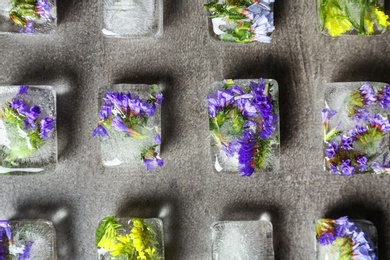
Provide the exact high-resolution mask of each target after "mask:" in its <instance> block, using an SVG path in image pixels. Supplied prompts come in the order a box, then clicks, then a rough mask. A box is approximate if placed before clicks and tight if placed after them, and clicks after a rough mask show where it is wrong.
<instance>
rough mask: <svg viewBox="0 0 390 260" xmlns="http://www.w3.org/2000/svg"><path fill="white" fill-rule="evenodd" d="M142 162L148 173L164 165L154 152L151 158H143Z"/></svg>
mask: <svg viewBox="0 0 390 260" xmlns="http://www.w3.org/2000/svg"><path fill="white" fill-rule="evenodd" d="M143 161H144V164H145V168H146V170H148V171H150V170H153V169H155V168H157V167H161V166H163V165H164V161H163V160H162V159H161V158H160V156H159V155H158V153H156V152H154V153H153V157H152V158H144V159H143Z"/></svg>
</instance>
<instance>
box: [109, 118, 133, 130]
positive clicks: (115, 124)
mask: <svg viewBox="0 0 390 260" xmlns="http://www.w3.org/2000/svg"><path fill="white" fill-rule="evenodd" d="M111 126H113V127H114V128H115V130H117V131H123V132H127V133H128V130H129V128H128V127H127V126H126V125H125V124H124V123H123V121H122V119H121V117H120V116H116V117H115V118H114V119H113V120H112V122H111Z"/></svg>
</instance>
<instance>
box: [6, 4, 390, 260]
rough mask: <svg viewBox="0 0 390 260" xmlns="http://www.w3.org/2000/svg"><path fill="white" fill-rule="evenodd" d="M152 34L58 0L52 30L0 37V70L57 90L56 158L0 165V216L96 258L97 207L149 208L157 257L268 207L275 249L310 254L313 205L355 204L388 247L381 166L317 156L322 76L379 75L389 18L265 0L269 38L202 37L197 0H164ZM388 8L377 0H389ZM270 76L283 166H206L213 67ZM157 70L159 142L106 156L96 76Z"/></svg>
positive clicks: (176, 255) (64, 255)
mask: <svg viewBox="0 0 390 260" xmlns="http://www.w3.org/2000/svg"><path fill="white" fill-rule="evenodd" d="M164 1H165V3H164V34H163V37H162V38H160V39H105V38H103V37H102V35H101V33H100V21H101V14H100V13H99V4H98V1H92V0H68V1H66V0H58V12H59V13H58V16H59V26H58V31H57V32H56V33H55V34H53V35H49V36H45V35H43V36H36V37H34V36H27V35H7V36H1V37H0V45H1V47H0V57H1V58H0V64H1V69H0V83H1V84H3V85H4V84H7V85H8V84H51V85H53V86H54V88H55V89H56V90H57V92H58V106H57V110H58V135H59V163H58V167H57V170H56V173H55V174H53V175H50V176H47V175H43V176H16V177H2V178H1V180H0V194H1V199H0V217H1V218H17V219H22V218H24V219H25V218H44V219H52V220H53V221H54V222H55V225H56V230H57V234H58V250H59V258H60V259H76V260H79V259H80V260H89V259H96V251H95V249H94V231H95V228H96V226H97V224H98V222H99V221H100V220H101V219H102V218H104V217H105V216H107V215H117V216H139V217H161V218H162V219H163V221H164V224H165V233H166V236H165V239H166V245H165V246H166V259H169V260H171V259H210V251H211V243H210V242H211V231H210V228H209V227H210V225H211V223H212V222H214V221H218V220H253V219H258V218H259V216H260V215H261V213H263V212H269V213H270V215H271V218H272V219H271V221H272V223H273V226H274V248H275V256H276V259H314V257H315V251H314V245H315V222H316V220H317V219H318V218H321V217H339V216H343V215H345V214H348V215H349V216H350V217H352V218H364V219H368V220H371V221H372V222H374V224H375V225H376V227H377V228H378V232H379V252H380V259H390V242H389V241H390V227H389V221H390V220H389V219H390V203H389V199H390V194H389V193H390V192H389V184H390V179H389V177H387V176H385V177H380V176H369V175H367V176H354V177H352V178H339V177H337V176H331V175H329V174H325V173H324V171H323V168H322V151H321V140H320V139H321V138H320V136H321V126H320V124H321V122H320V110H321V108H322V99H323V86H324V83H326V82H336V81H360V80H371V81H383V82H388V83H390V74H389V70H390V59H389V58H390V50H389V48H390V47H389V40H390V32H386V33H385V34H384V35H383V36H378V37H370V38H366V37H341V38H338V39H335V40H333V39H331V38H330V37H327V36H324V35H322V34H320V33H319V32H318V31H317V27H316V26H317V20H316V19H317V18H316V17H317V16H316V12H315V10H316V8H315V1H309V0H295V1H287V0H277V1H276V4H275V21H276V30H275V32H274V34H273V41H272V43H271V44H249V45H239V44H232V43H221V42H214V41H212V40H211V38H210V36H209V33H208V29H207V28H208V22H207V13H206V12H205V11H204V10H203V8H202V4H203V3H204V2H206V1H189V0H164ZM387 13H389V10H387ZM260 76H261V77H264V78H273V79H276V80H277V81H278V82H279V86H280V111H281V115H280V121H281V170H280V171H279V172H274V173H265V174H259V175H258V176H253V177H251V178H241V177H240V176H238V175H229V176H224V175H218V174H215V173H213V171H212V164H211V162H210V158H209V156H210V155H209V139H208V122H207V105H206V103H205V96H206V94H207V89H208V85H209V84H210V83H211V82H213V81H217V80H222V79H224V78H243V79H245V78H258V77H260ZM156 81H163V82H165V83H166V85H167V88H166V90H165V100H164V103H163V106H162V112H163V124H162V136H163V147H162V156H163V158H164V159H165V162H166V165H165V166H164V167H163V168H161V169H159V170H156V171H153V172H150V173H149V172H146V171H143V172H135V171H134V170H132V169H125V170H115V169H104V168H103V167H102V165H101V163H100V161H99V152H98V151H99V142H98V140H95V139H93V138H92V136H91V132H92V130H93V129H94V127H95V126H96V122H97V109H98V108H97V104H98V88H99V87H100V86H102V85H104V84H112V83H122V82H123V83H138V82H145V83H150V82H156Z"/></svg>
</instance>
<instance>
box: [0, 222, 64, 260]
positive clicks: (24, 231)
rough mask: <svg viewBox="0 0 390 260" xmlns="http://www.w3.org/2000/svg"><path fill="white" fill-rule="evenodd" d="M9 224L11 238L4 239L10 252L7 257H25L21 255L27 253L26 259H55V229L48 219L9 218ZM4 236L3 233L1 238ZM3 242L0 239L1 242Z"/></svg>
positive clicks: (11, 258) (14, 259)
mask: <svg viewBox="0 0 390 260" xmlns="http://www.w3.org/2000/svg"><path fill="white" fill-rule="evenodd" d="M9 226H10V228H11V235H12V238H11V239H10V240H9V239H8V238H7V239H6V240H7V242H6V244H7V246H8V251H9V254H10V255H9V256H8V257H7V259H10V260H17V259H27V258H24V257H21V255H23V256H26V255H29V258H28V259H39V260H55V259H57V250H56V235H55V229H54V226H53V224H52V223H51V222H50V221H46V220H41V219H37V220H11V221H9ZM3 231H4V230H2V232H3ZM5 237H6V236H5V235H4V233H3V238H4V239H5ZM4 239H3V240H4ZM4 242H5V241H2V243H4ZM26 252H27V253H26ZM2 259H3V258H2ZM4 259H5V258H4Z"/></svg>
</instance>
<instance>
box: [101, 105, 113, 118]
mask: <svg viewBox="0 0 390 260" xmlns="http://www.w3.org/2000/svg"><path fill="white" fill-rule="evenodd" d="M111 113H112V107H111V105H110V104H108V103H104V104H103V106H102V110H101V111H100V112H99V117H100V118H101V119H102V120H104V119H106V118H108V117H109V116H110V115H111Z"/></svg>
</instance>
